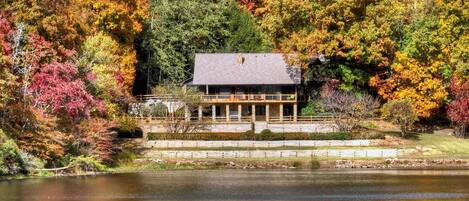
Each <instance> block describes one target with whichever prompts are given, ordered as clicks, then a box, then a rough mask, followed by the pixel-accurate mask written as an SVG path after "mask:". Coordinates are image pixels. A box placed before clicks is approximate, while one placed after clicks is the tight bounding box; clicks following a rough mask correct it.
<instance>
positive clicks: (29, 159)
mask: <svg viewBox="0 0 469 201" xmlns="http://www.w3.org/2000/svg"><path fill="white" fill-rule="evenodd" d="M20 157H21V159H22V161H23V165H24V169H25V170H26V171H27V172H35V171H37V169H43V168H44V165H45V162H44V161H43V160H41V159H40V158H37V157H35V156H33V155H31V154H29V153H26V152H21V153H20Z"/></svg>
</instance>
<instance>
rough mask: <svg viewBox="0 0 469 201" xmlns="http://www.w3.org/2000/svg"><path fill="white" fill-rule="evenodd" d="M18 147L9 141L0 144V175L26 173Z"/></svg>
mask: <svg viewBox="0 0 469 201" xmlns="http://www.w3.org/2000/svg"><path fill="white" fill-rule="evenodd" d="M20 153H21V152H20V150H19V148H18V145H16V143H15V142H14V141H13V140H11V139H8V140H4V142H2V143H1V144H0V175H13V174H19V173H27V172H26V168H25V166H24V161H23V159H22V158H21V155H20Z"/></svg>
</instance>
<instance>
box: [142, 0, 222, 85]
mask: <svg viewBox="0 0 469 201" xmlns="http://www.w3.org/2000/svg"><path fill="white" fill-rule="evenodd" d="M225 10H226V4H225V3H224V1H210V0H195V1H194V0H180V1H170V0H153V1H152V2H151V8H150V17H149V19H148V21H147V23H146V25H145V26H146V28H145V31H144V33H143V34H142V38H140V40H139V47H140V48H139V49H140V51H141V52H140V54H139V55H140V63H139V68H138V70H139V72H138V73H139V76H140V80H141V81H142V82H146V86H143V87H144V88H146V90H147V91H146V92H149V91H150V89H151V87H152V86H154V85H155V84H161V83H163V81H164V80H166V81H169V82H171V83H182V82H184V81H186V80H187V79H188V78H189V77H190V76H189V73H188V71H190V68H191V65H192V63H193V60H194V55H195V53H196V52H214V51H216V50H219V49H222V47H223V44H222V43H221V41H222V40H224V39H225V38H226V37H227V36H228V35H229V33H228V30H227V28H226V27H227V19H226V16H225Z"/></svg>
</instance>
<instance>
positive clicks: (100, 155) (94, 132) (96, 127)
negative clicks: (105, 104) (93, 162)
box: [77, 118, 116, 162]
mask: <svg viewBox="0 0 469 201" xmlns="http://www.w3.org/2000/svg"><path fill="white" fill-rule="evenodd" d="M114 126H115V123H114V122H112V121H108V120H105V119H100V118H92V119H89V120H85V121H83V122H81V123H80V125H78V133H77V140H79V144H80V150H81V151H82V153H81V154H84V155H88V156H94V157H96V159H98V160H100V161H102V162H109V161H110V160H111V157H112V154H113V153H114V152H115V150H114V146H113V145H114V139H115V138H116V136H115V135H114V133H113V132H112V131H111V130H110V129H111V128H112V127H114Z"/></svg>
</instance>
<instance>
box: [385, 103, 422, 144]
mask: <svg viewBox="0 0 469 201" xmlns="http://www.w3.org/2000/svg"><path fill="white" fill-rule="evenodd" d="M381 116H382V117H383V118H384V119H386V120H389V121H391V122H392V123H395V124H398V125H399V126H400V129H401V136H402V137H405V136H406V135H407V131H408V130H409V129H410V127H411V126H412V125H413V124H414V122H415V121H417V120H418V118H417V114H416V112H415V110H414V108H413V106H412V102H411V101H409V100H391V101H389V102H387V103H386V104H384V105H383V107H382V108H381Z"/></svg>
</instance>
